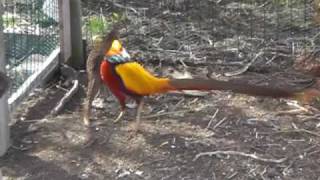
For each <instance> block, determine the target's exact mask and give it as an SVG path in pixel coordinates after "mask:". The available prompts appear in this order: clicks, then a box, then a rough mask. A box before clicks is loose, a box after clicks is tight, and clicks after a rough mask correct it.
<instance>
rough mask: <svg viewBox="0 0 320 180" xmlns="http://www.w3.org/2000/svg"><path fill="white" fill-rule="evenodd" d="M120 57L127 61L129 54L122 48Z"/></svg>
mask: <svg viewBox="0 0 320 180" xmlns="http://www.w3.org/2000/svg"><path fill="white" fill-rule="evenodd" d="M120 55H121V56H122V57H123V59H126V60H129V59H130V58H131V57H130V54H129V53H128V52H127V50H126V49H125V48H122V51H121V53H120Z"/></svg>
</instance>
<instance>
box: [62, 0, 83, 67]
mask: <svg viewBox="0 0 320 180" xmlns="http://www.w3.org/2000/svg"><path fill="white" fill-rule="evenodd" d="M59 17H60V37H61V53H62V62H64V63H67V64H69V65H71V66H72V67H74V68H76V69H80V68H83V67H84V66H85V61H84V56H83V44H82V31H81V1H80V0H59Z"/></svg>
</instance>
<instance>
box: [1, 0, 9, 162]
mask: <svg viewBox="0 0 320 180" xmlns="http://www.w3.org/2000/svg"><path fill="white" fill-rule="evenodd" d="M2 14H3V5H2V3H0V71H1V72H5V70H6V69H5V67H6V61H5V48H4V36H3V21H2ZM9 122H10V115H9V106H8V93H6V94H5V95H3V96H2V98H1V99H0V156H2V155H4V154H5V153H6V151H7V149H8V148H9V139H10V133H9V132H10V130H9Z"/></svg>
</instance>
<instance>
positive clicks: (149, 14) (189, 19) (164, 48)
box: [82, 0, 319, 67]
mask: <svg viewBox="0 0 320 180" xmlns="http://www.w3.org/2000/svg"><path fill="white" fill-rule="evenodd" d="M317 2H318V1H312V0H290V1H288V0H268V1H264V0H238V1H232V0H199V1H192V0H157V1H156V0H151V1H137V0H92V1H84V0H83V1H82V6H83V19H84V22H85V23H84V31H83V32H84V36H85V37H87V38H90V36H91V37H92V36H93V35H92V34H95V33H96V29H99V28H100V29H103V28H106V27H107V28H108V27H109V25H110V23H111V24H112V22H115V21H125V22H126V24H127V33H126V35H125V36H127V38H125V39H126V41H127V42H125V43H126V46H129V50H130V51H131V52H142V51H143V53H141V54H142V58H144V60H146V61H149V60H152V59H160V60H161V61H167V62H172V61H174V62H180V63H185V64H188V63H191V64H194V63H196V64H197V63H198V64H199V63H206V64H208V63H209V64H210V63H213V64H215V65H219V64H226V63H227V64H228V65H231V66H232V65H237V64H238V65H239V64H241V63H242V64H243V62H246V61H251V60H252V59H254V60H255V62H254V64H256V65H259V66H267V67H268V66H278V67H282V66H284V65H286V66H287V65H288V64H292V61H293V59H294V58H295V57H296V56H297V55H299V54H301V53H302V52H304V51H316V50H317V49H318V44H319V37H318V35H319V34H318V33H319V26H318V21H319V18H318V17H317V16H318V14H317V12H318V11H319V9H317V8H318V4H317ZM115 16H116V17H117V18H118V19H116V20H115V19H114V17H115ZM99 18H100V22H99V21H98V20H96V19H99ZM101 19H102V20H101ZM111 20H113V21H111ZM108 23H109V24H108ZM257 55H258V57H256V56H257ZM145 57H148V59H146V58H145Z"/></svg>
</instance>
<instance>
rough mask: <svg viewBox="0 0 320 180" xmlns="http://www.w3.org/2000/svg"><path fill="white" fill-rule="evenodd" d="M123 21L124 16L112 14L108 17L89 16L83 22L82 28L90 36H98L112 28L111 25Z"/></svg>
mask: <svg viewBox="0 0 320 180" xmlns="http://www.w3.org/2000/svg"><path fill="white" fill-rule="evenodd" d="M124 20H125V16H124V15H122V14H118V13H112V14H111V16H109V17H105V16H103V15H99V16H97V15H96V16H90V17H89V18H87V19H85V20H84V22H85V26H84V28H85V30H86V31H87V32H88V33H90V34H91V36H99V35H102V34H104V33H105V32H106V31H108V30H109V29H110V28H112V26H113V24H115V23H118V22H120V21H124Z"/></svg>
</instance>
